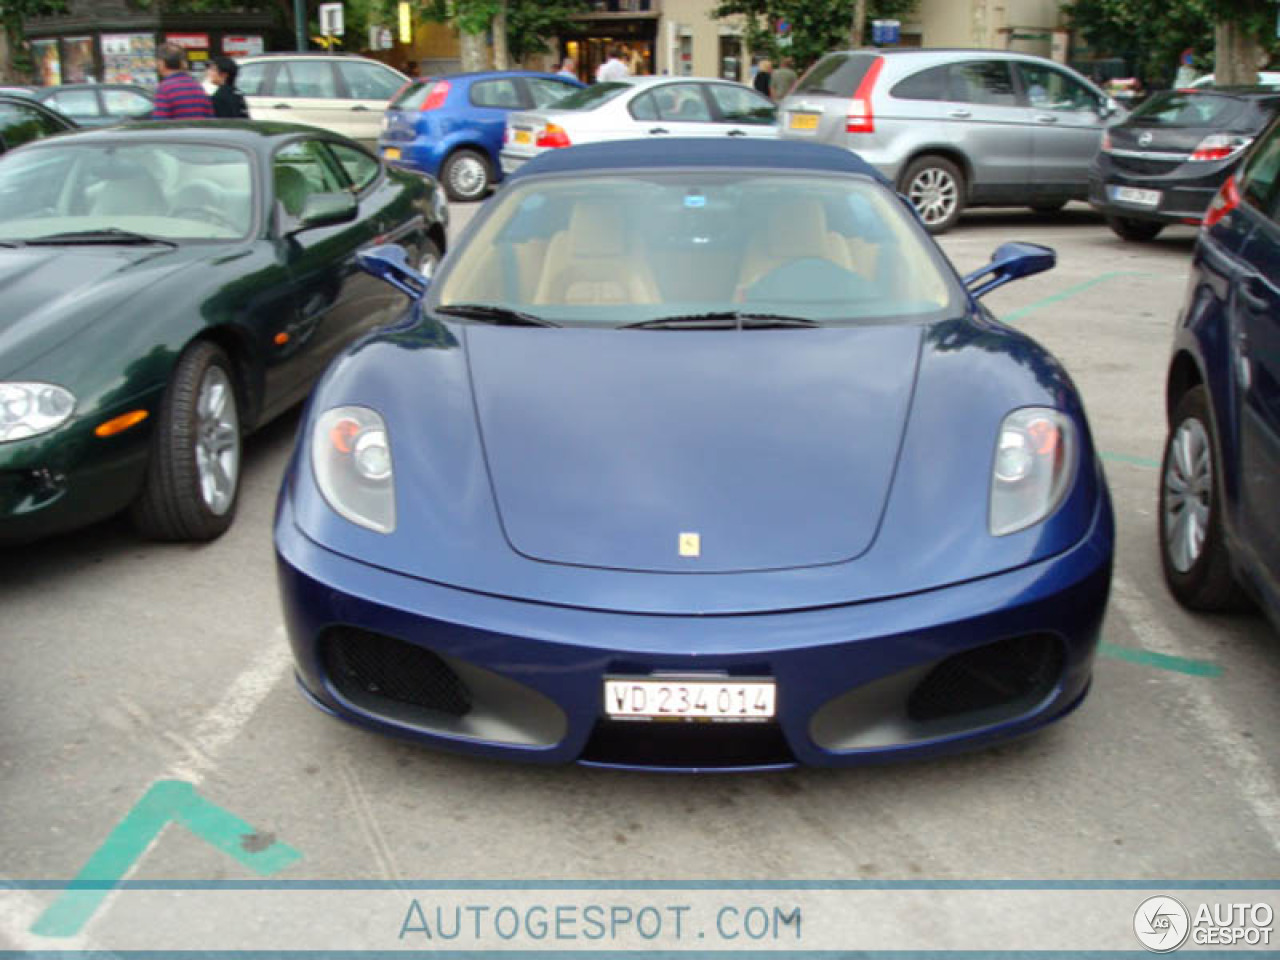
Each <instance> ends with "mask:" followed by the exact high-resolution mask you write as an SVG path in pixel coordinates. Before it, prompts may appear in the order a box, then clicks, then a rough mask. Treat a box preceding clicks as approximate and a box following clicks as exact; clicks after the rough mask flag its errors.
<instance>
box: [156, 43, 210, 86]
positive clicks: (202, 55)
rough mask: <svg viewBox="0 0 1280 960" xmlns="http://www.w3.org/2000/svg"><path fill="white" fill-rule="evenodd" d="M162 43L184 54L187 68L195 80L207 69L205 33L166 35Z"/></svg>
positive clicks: (207, 52)
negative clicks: (179, 48) (180, 50)
mask: <svg viewBox="0 0 1280 960" xmlns="http://www.w3.org/2000/svg"><path fill="white" fill-rule="evenodd" d="M164 41H165V43H171V44H173V45H174V46H175V47H181V48H182V49H183V50H184V51H185V52H186V54H187V68H188V69H189V70H190V71H191V72H192V73H193V74H194V75H195V76H196V77H197V78H198V77H199V76H200V75H201V74H203V73H204V72H205V70H207V69H208V67H209V50H210V46H209V35H208V34H207V33H166V34H165V35H164Z"/></svg>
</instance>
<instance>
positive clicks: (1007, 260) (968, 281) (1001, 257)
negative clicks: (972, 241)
mask: <svg viewBox="0 0 1280 960" xmlns="http://www.w3.org/2000/svg"><path fill="white" fill-rule="evenodd" d="M1057 262H1058V255H1057V254H1056V253H1055V252H1054V251H1053V250H1052V249H1050V248H1049V247H1042V246H1040V244H1038V243H1002V244H1001V245H1000V246H999V247H997V248H996V252H995V253H993V254H992V255H991V262H990V263H988V264H987V265H986V266H985V267H982V268H981V269H979V270H975V271H973V273H971V274H969V275H968V276H967V277H965V278H964V285H965V286H966V287H967V288H968V289H969V294H970V296H972V297H973V298H974V299H975V300H976V299H977V298H978V297H981V296H985V295H986V294H988V293H990V292H991V291H992V290H994V289H995V288H996V287H1003V286H1004V285H1005V284H1006V283H1008V282H1009V281H1010V280H1017V279H1019V278H1020V277H1029V276H1031V275H1032V274H1035V273H1044V271H1046V270H1052V269H1053V267H1054V265H1055V264H1056V263H1057ZM983 277H986V278H987V279H986V280H983ZM979 281H982V282H979Z"/></svg>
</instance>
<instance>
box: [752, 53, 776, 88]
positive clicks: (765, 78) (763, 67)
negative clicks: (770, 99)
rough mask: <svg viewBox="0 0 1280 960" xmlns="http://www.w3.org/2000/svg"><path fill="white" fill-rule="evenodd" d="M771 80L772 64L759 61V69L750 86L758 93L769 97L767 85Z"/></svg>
mask: <svg viewBox="0 0 1280 960" xmlns="http://www.w3.org/2000/svg"><path fill="white" fill-rule="evenodd" d="M772 80H773V64H772V63H771V62H770V61H768V60H761V61H760V69H759V70H757V71H756V76H755V79H754V80H752V81H751V85H752V86H753V87H755V88H756V91H757V92H758V93H763V94H764V95H765V96H766V97H767V96H769V84H770V83H771V82H772Z"/></svg>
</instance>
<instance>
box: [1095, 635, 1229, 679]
mask: <svg viewBox="0 0 1280 960" xmlns="http://www.w3.org/2000/svg"><path fill="white" fill-rule="evenodd" d="M1098 654H1099V655H1100V656H1103V657H1110V658H1111V659H1112V660H1124V661H1125V662H1127V663H1137V664H1140V665H1142V666H1144V667H1156V668H1158V669H1160V670H1172V671H1173V672H1174V673H1185V674H1189V675H1190V676H1193V677H1220V676H1222V667H1220V666H1218V665H1217V664H1216V663H1212V662H1210V661H1208V660H1192V659H1190V658H1189V657H1175V656H1171V655H1170V654H1167V653H1156V652H1155V651H1154V650H1139V649H1137V648H1135V647H1118V646H1116V645H1115V644H1114V643H1100V644H1098Z"/></svg>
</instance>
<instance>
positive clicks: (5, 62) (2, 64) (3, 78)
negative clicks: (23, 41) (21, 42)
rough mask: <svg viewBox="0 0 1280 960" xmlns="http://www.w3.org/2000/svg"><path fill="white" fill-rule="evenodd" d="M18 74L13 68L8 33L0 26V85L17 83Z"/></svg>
mask: <svg viewBox="0 0 1280 960" xmlns="http://www.w3.org/2000/svg"><path fill="white" fill-rule="evenodd" d="M18 82H19V78H18V72H17V70H16V69H15V68H14V63H13V53H12V52H11V50H10V49H9V31H8V29H7V28H6V27H5V26H4V25H3V24H0V83H18Z"/></svg>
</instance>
